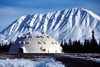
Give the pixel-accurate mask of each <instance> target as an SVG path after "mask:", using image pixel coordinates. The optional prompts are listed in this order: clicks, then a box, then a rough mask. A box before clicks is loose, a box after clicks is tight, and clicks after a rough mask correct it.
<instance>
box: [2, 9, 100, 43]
mask: <svg viewBox="0 0 100 67" xmlns="http://www.w3.org/2000/svg"><path fill="white" fill-rule="evenodd" d="M30 28H32V29H30ZM92 30H94V31H95V38H96V39H97V40H99V37H100V34H99V33H100V17H99V16H97V15H96V14H94V13H93V12H91V11H88V10H86V9H83V8H73V9H65V10H62V11H55V12H50V13H46V14H33V15H25V16H22V17H20V18H18V19H17V20H16V21H14V22H13V23H12V24H10V25H9V26H8V27H7V28H5V29H4V30H3V31H1V32H0V43H2V42H9V41H15V40H16V38H17V37H18V36H21V35H22V34H23V33H27V32H29V31H32V32H35V31H39V32H45V33H46V34H47V35H50V36H53V37H55V39H56V40H57V41H58V42H60V41H61V40H62V39H65V40H66V41H68V40H69V38H71V39H72V40H82V41H84V39H91V31H92Z"/></svg>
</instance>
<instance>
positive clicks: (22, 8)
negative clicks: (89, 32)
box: [0, 0, 100, 31]
mask: <svg viewBox="0 0 100 67" xmlns="http://www.w3.org/2000/svg"><path fill="white" fill-rule="evenodd" d="M76 7H79V8H84V9H87V10H90V11H92V12H94V13H95V14H97V15H99V16H100V0H0V31H2V30H3V29H5V28H6V27H7V26H8V25H10V24H11V23H12V22H14V21H15V20H16V19H17V18H19V17H21V16H23V15H28V14H41V13H43V14H45V13H48V12H53V11H58V10H64V9H71V8H76Z"/></svg>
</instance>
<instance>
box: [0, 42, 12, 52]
mask: <svg viewBox="0 0 100 67" xmlns="http://www.w3.org/2000/svg"><path fill="white" fill-rule="evenodd" d="M11 45H12V43H11V42H10V43H9V44H0V53H3V52H4V53H7V52H9V49H10V47H11Z"/></svg>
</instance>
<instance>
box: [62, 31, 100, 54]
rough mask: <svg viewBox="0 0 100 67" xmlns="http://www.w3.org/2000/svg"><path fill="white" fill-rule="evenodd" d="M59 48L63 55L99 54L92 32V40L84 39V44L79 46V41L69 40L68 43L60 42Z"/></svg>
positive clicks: (99, 46) (99, 50) (99, 45)
mask: <svg viewBox="0 0 100 67" xmlns="http://www.w3.org/2000/svg"><path fill="white" fill-rule="evenodd" d="M61 46H62V48H63V52H65V53H100V44H98V43H97V41H96V39H95V37H94V31H92V39H91V40H87V39H85V40H84V44H81V43H80V40H79V41H77V40H76V41H74V42H71V39H69V42H68V43H67V42H66V41H63V40H62V41H61Z"/></svg>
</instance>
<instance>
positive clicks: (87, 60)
mask: <svg viewBox="0 0 100 67" xmlns="http://www.w3.org/2000/svg"><path fill="white" fill-rule="evenodd" d="M0 67H100V54H97V53H95V54H93V53H62V54H0Z"/></svg>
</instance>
